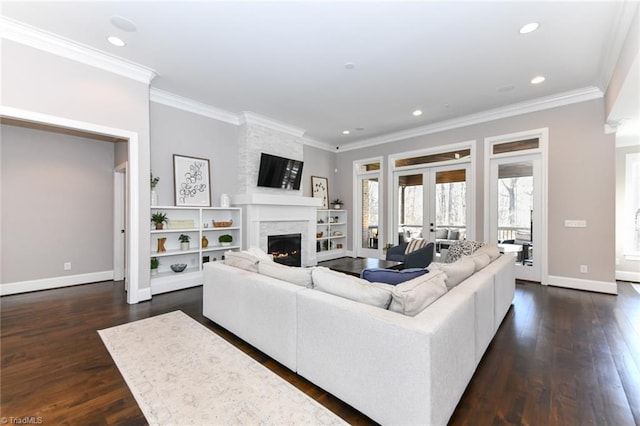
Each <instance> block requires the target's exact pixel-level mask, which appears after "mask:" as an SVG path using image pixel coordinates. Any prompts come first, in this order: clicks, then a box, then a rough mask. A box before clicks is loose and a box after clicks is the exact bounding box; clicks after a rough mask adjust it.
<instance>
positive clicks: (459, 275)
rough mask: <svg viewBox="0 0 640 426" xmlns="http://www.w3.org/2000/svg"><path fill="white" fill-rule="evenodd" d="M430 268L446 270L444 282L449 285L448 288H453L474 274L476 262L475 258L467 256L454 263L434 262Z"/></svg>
mask: <svg viewBox="0 0 640 426" xmlns="http://www.w3.org/2000/svg"><path fill="white" fill-rule="evenodd" d="M429 269H430V270H436V269H437V270H440V271H442V272H444V273H445V275H446V278H445V280H444V282H445V284H446V285H447V289H448V290H451V289H452V288H453V287H455V286H457V285H458V284H460V283H461V282H462V281H464V280H466V279H467V278H469V277H470V276H471V275H473V273H474V272H475V271H476V263H475V262H474V261H473V259H469V258H468V257H466V256H465V257H462V258H461V259H460V260H458V261H456V262H453V263H432V264H431V265H429Z"/></svg>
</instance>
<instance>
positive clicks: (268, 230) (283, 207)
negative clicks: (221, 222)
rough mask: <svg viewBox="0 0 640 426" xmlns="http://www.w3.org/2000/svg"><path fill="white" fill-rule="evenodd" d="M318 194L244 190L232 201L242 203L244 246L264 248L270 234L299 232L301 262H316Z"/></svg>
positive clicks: (239, 204)
mask: <svg viewBox="0 0 640 426" xmlns="http://www.w3.org/2000/svg"><path fill="white" fill-rule="evenodd" d="M321 202H322V201H321V200H320V199H319V198H312V197H302V196H295V195H272V194H255V193H254V194H243V195H236V196H234V197H233V200H232V203H233V204H234V205H236V206H239V207H242V209H243V215H242V221H243V224H242V225H243V241H242V243H243V247H245V248H249V247H252V246H255V247H260V248H261V249H262V250H263V251H265V252H266V251H267V249H268V247H267V239H268V236H269V235H282V234H294V233H296V234H297V233H300V234H302V244H301V246H302V266H313V265H315V264H317V258H316V238H315V236H316V228H317V226H316V211H317V209H318V208H319V207H320V204H321Z"/></svg>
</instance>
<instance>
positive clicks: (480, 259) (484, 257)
mask: <svg viewBox="0 0 640 426" xmlns="http://www.w3.org/2000/svg"><path fill="white" fill-rule="evenodd" d="M465 257H466V258H467V259H471V260H473V263H475V265H476V271H475V272H478V271H479V270H480V269H482V268H484V267H485V266H487V265H488V264H490V263H491V258H490V257H489V255H488V254H487V253H473V254H472V255H470V256H465Z"/></svg>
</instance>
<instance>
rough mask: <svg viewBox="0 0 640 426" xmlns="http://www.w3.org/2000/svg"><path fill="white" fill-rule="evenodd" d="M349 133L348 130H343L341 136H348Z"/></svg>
mask: <svg viewBox="0 0 640 426" xmlns="http://www.w3.org/2000/svg"><path fill="white" fill-rule="evenodd" d="M349 133H351V132H350V131H349V130H343V131H342V134H343V135H348V134H349Z"/></svg>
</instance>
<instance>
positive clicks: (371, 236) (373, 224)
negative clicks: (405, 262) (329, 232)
mask: <svg viewBox="0 0 640 426" xmlns="http://www.w3.org/2000/svg"><path fill="white" fill-rule="evenodd" d="M381 163H382V159H381V158H374V159H369V160H361V161H356V162H354V200H356V201H355V203H354V204H355V206H354V207H355V209H354V214H355V216H354V219H355V220H354V224H355V232H354V237H355V241H354V248H355V250H354V251H355V253H356V255H357V256H360V257H373V258H376V257H380V256H382V247H383V245H384V241H383V239H382V236H383V235H384V234H383V233H382V220H383V211H382V184H381V183H382V172H381V168H380V165H381Z"/></svg>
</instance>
